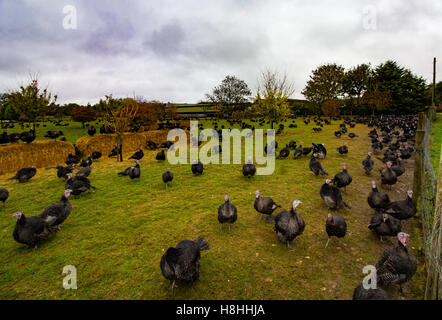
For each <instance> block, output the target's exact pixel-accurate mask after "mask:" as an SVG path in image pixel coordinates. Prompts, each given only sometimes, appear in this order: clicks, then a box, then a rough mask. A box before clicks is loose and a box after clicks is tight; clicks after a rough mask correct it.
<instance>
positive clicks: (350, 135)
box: [348, 132, 357, 139]
mask: <svg viewBox="0 0 442 320" xmlns="http://www.w3.org/2000/svg"><path fill="white" fill-rule="evenodd" d="M348 136H349V137H350V138H352V139H353V138H356V137H357V135H355V134H354V133H353V132H350V133H349V134H348Z"/></svg>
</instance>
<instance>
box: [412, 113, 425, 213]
mask: <svg viewBox="0 0 442 320" xmlns="http://www.w3.org/2000/svg"><path fill="white" fill-rule="evenodd" d="M424 122H425V114H424V113H423V112H419V120H418V122H417V130H416V143H415V151H416V153H415V157H414V173H413V202H414V204H415V205H416V206H417V204H418V203H419V200H420V198H421V197H422V191H423V185H424V179H425V172H424V162H423V159H424V145H423V143H424V138H425V131H424V130H423V129H424V127H425V125H424ZM420 209H421V210H422V208H420ZM419 211H420V210H419ZM419 215H420V213H419Z"/></svg>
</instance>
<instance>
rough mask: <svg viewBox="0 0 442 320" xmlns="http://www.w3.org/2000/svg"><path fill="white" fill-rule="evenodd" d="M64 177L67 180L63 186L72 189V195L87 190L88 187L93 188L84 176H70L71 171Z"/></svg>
mask: <svg viewBox="0 0 442 320" xmlns="http://www.w3.org/2000/svg"><path fill="white" fill-rule="evenodd" d="M66 178H67V180H66V183H65V186H64V188H65V189H70V190H72V194H73V195H74V196H78V195H80V194H82V193H83V192H86V191H88V190H89V189H90V188H93V189H95V187H94V186H92V185H91V182H90V181H89V179H88V178H86V177H82V176H80V177H74V178H72V173H68V174H67V175H66Z"/></svg>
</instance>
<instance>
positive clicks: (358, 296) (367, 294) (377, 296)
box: [353, 283, 391, 300]
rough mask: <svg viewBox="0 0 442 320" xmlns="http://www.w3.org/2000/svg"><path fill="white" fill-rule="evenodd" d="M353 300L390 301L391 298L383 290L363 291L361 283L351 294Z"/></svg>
mask: <svg viewBox="0 0 442 320" xmlns="http://www.w3.org/2000/svg"><path fill="white" fill-rule="evenodd" d="M353 300H391V298H390V296H389V295H388V293H387V292H385V290H384V289H382V288H376V289H371V288H369V289H365V288H364V286H363V284H362V283H361V284H360V285H359V286H358V287H356V288H355V290H354V292H353Z"/></svg>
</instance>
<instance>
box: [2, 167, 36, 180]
mask: <svg viewBox="0 0 442 320" xmlns="http://www.w3.org/2000/svg"><path fill="white" fill-rule="evenodd" d="M36 173H37V168H36V167H35V166H32V167H30V168H22V169H20V170H18V171H17V173H16V174H15V176H13V177H12V178H9V179H8V180H18V182H26V181H29V180H30V179H31V178H32V177H33V176H35V174H36Z"/></svg>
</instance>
